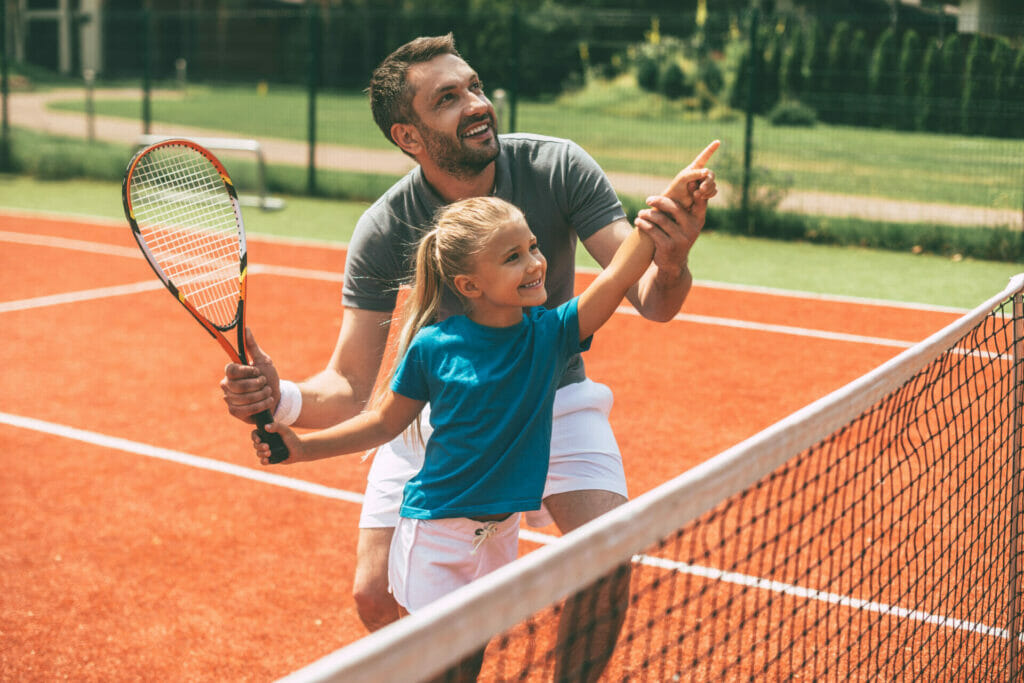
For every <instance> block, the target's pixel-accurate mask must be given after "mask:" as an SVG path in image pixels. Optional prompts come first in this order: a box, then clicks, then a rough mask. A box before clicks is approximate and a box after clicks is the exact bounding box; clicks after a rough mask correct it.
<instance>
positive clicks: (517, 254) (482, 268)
mask: <svg viewBox="0 0 1024 683" xmlns="http://www.w3.org/2000/svg"><path fill="white" fill-rule="evenodd" d="M474 260H475V264H474V269H473V272H472V273H470V274H468V275H460V276H458V277H456V278H455V281H456V282H455V284H456V287H458V288H459V289H460V290H461V291H462V293H463V295H465V296H466V298H467V299H469V301H470V304H471V307H472V311H473V313H474V314H476V315H471V316H470V317H472V318H474V319H476V318H477V317H484V316H491V315H494V316H495V317H494V318H493V319H491V322H487V321H485V320H478V322H483V323H484V324H509V325H513V324H515V323H517V322H519V320H520V319H521V318H522V309H523V307H525V306H540V305H543V303H544V302H545V301H547V298H548V293H547V289H545V287H544V276H545V274H546V273H547V267H548V262H547V259H545V258H544V255H543V254H541V253H540V249H539V248H538V247H537V238H536V237H535V236H534V234H533V233H532V232H531V231H530V228H529V226H527V224H526V221H525V220H523V219H522V218H518V219H516V220H514V221H510V222H508V223H505V224H503V225H502V226H500V227H499V228H498V229H497V230H495V232H494V234H493V235H492V236H491V239H490V240H489V241H488V242H487V245H486V246H485V247H484V249H483V250H482V251H481V252H480V253H479V254H477V255H476V257H475V259H474ZM502 320H504V321H507V323H503V322H501V321H502Z"/></svg>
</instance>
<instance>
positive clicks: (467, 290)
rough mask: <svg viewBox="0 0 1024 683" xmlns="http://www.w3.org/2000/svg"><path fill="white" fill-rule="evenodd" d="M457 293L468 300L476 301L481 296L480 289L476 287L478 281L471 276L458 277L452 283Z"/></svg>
mask: <svg viewBox="0 0 1024 683" xmlns="http://www.w3.org/2000/svg"><path fill="white" fill-rule="evenodd" d="M452 284H453V285H455V291H456V292H458V293H459V294H461V295H462V296H464V297H466V298H467V299H475V298H477V297H479V296H480V294H481V292H480V288H479V287H477V286H476V280H474V279H473V277H472V276H470V275H456V276H455V279H454V280H453V281H452Z"/></svg>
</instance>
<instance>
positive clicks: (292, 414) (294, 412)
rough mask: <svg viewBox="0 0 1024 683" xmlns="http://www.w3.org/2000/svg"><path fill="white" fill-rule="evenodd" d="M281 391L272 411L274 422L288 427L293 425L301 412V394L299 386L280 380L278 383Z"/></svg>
mask: <svg viewBox="0 0 1024 683" xmlns="http://www.w3.org/2000/svg"><path fill="white" fill-rule="evenodd" d="M279 386H280V389H281V400H280V401H278V402H277V408H276V409H275V410H274V422H280V423H281V424H285V425H290V424H295V421H296V420H298V419H299V413H301V412H302V392H301V391H299V385H298V384H296V383H295V382H289V381H288V380H286V379H282V380H281V381H280V383H279Z"/></svg>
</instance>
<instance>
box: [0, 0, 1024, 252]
mask: <svg viewBox="0 0 1024 683" xmlns="http://www.w3.org/2000/svg"><path fill="white" fill-rule="evenodd" d="M188 4H190V9H188V10H187V11H186V10H175V11H147V10H138V11H117V12H115V11H108V12H106V13H104V14H103V16H102V18H95V19H96V20H97V21H99V22H100V25H101V29H102V31H101V34H102V36H103V40H102V50H101V59H100V61H101V64H100V65H99V68H97V69H87V70H86V71H87V76H88V79H87V81H83V82H82V84H80V85H79V86H77V87H72V88H62V89H57V90H47V91H44V90H43V89H41V88H38V87H35V88H34V87H33V83H32V74H33V70H29V69H26V70H25V74H22V73H20V72H19V70H18V69H17V68H16V69H15V70H14V75H13V76H9V77H5V79H4V98H3V100H4V102H3V104H4V124H5V128H4V145H5V148H6V146H7V144H8V140H9V137H10V132H9V129H8V120H9V121H10V125H11V126H13V127H14V128H16V129H20V128H21V127H25V128H32V127H35V128H39V127H40V123H41V122H42V121H44V120H49V119H47V118H46V117H48V116H51V115H52V116H56V113H53V109H52V107H54V106H55V105H54V104H53V103H52V102H50V103H49V104H48V105H46V111H48V112H51V114H43V113H41V112H42V111H43V109H39V108H36V109H32V108H31V107H29V106H28V105H26V104H23V103H24V102H29V101H30V100H33V98H35V100H38V101H40V102H41V101H42V100H46V99H50V100H52V99H54V98H65V100H64V101H63V102H62V103H60V104H58V105H56V106H58V107H59V109H58V110H57V113H61V114H64V115H67V116H70V115H72V114H75V113H77V114H82V113H85V112H88V113H94V114H95V120H93V117H92V116H90V117H88V118H89V123H88V125H82V124H81V123H78V124H70V123H69V124H68V126H69V128H74V126H75V125H77V126H78V131H79V132H78V133H74V132H73V131H72V130H64V129H61V128H60V127H59V126H57V125H56V124H51V125H50V127H49V129H47V130H45V132H47V133H49V134H66V135H78V136H80V137H81V136H90V137H92V136H98V137H106V138H107V139H110V140H111V141H113V139H115V138H119V140H120V142H122V143H124V144H131V143H132V141H133V140H134V139H135V138H136V137H137V136H140V135H144V134H156V135H161V134H165V133H175V134H191V135H200V134H202V135H208V136H230V137H239V138H251V139H255V140H258V141H260V143H261V145H262V147H263V151H264V154H265V156H266V159H267V163H268V164H270V165H271V167H272V170H271V173H270V177H271V182H272V183H277V184H280V185H281V186H282V187H289V186H288V182H286V181H285V180H284V177H285V176H287V175H288V173H291V174H292V175H291V176H290V177H294V178H296V180H293V181H291V182H292V185H293V186H295V187H291V188H290V189H298V190H300V191H304V192H308V193H313V194H325V193H327V194H330V193H332V190H331V188H333V187H334V184H335V180H334V179H333V176H332V175H331V174H332V173H335V172H344V173H364V174H377V175H381V176H393V175H395V174H400V173H403V172H405V171H406V170H408V169H409V168H411V166H412V161H411V160H409V159H408V158H406V157H404V156H403V155H402V154H400V153H399V152H398V151H397V150H395V148H394V147H391V146H390V145H389V144H388V143H387V141H386V140H385V139H384V137H383V136H382V135H381V134H380V131H378V130H377V129H376V128H375V127H374V125H373V122H372V120H371V116H370V112H369V106H368V104H367V102H366V98H365V95H364V94H363V89H364V88H365V86H366V83H367V81H368V78H369V74H370V72H371V71H372V69H373V67H374V66H375V65H376V64H377V63H378V62H379V61H380V60H381V59H382V58H383V57H384V56H385V55H386V54H387V53H388V52H390V51H391V50H392V49H393V48H394V47H396V46H397V45H399V44H401V43H402V42H404V41H406V40H408V39H410V38H412V37H415V36H417V35H427V34H440V33H447V32H449V31H451V32H453V33H454V34H455V38H456V42H457V45H458V46H459V48H460V50H461V51H462V53H463V56H464V57H465V58H466V59H467V61H468V62H469V63H470V64H471V65H473V66H474V68H476V69H477V71H478V72H479V73H480V74H481V76H482V78H483V80H484V82H485V86H486V88H487V90H488V92H489V93H490V95H491V96H492V99H493V100H494V101H495V104H496V107H497V109H498V112H499V116H500V119H501V124H500V125H501V128H502V130H503V131H513V130H516V131H528V132H532V133H540V134H547V135H555V136H563V137H570V138H572V139H574V140H576V141H577V142H579V143H580V144H581V145H583V147H584V148H585V149H587V150H588V151H589V152H590V153H591V154H592V155H593V156H594V157H595V158H596V159H597V160H598V161H599V162H600V163H601V164H602V166H603V167H604V168H605V170H606V171H607V172H608V174H609V176H610V177H611V178H612V181H613V183H614V184H615V186H616V188H617V189H618V190H619V192H620V193H621V194H623V195H626V196H632V197H638V198H642V197H644V196H646V195H647V194H650V193H652V192H655V191H657V190H658V189H660V188H661V186H662V184H663V180H664V179H665V178H667V177H671V176H672V175H674V173H675V171H676V170H678V168H680V167H681V166H683V165H685V164H686V163H688V162H689V161H690V159H692V157H693V155H695V154H696V153H697V152H698V151H699V150H700V149H702V148H703V147H704V146H705V145H706V144H707V142H709V141H710V140H712V139H715V138H717V139H720V140H722V143H723V146H722V149H721V150H720V152H719V154H718V155H717V156H716V158H715V160H714V165H715V168H716V170H717V172H718V175H719V178H720V184H721V186H722V187H723V190H724V192H723V198H722V200H721V204H722V205H723V206H728V207H734V208H735V209H736V210H737V211H740V212H741V214H742V216H744V218H742V219H741V220H742V221H747V222H748V223H749V222H750V221H751V220H752V219H751V218H750V217H751V216H755V217H759V220H760V219H763V218H764V216H766V215H776V214H787V215H800V216H816V217H818V218H821V217H825V218H848V219H849V218H852V219H862V220H865V221H871V222H890V223H917V224H928V225H931V224H942V225H954V226H969V227H982V228H992V229H1006V230H1010V231H1014V230H1020V228H1021V224H1022V215H1024V125H1022V124H1021V121H1022V120H1024V44H1022V40H1021V36H1022V35H1024V30H1022V29H1024V27H1022V26H1021V24H1020V19H1019V18H1015V17H1006V18H1005V20H1003V21H1001V22H997V23H998V24H999V25H1000V26H1002V27H1003V29H1004V33H1005V35H1001V36H995V35H981V34H975V33H960V32H958V30H957V26H956V22H955V20H951V19H950V17H949V16H947V15H945V14H943V13H941V12H938V13H927V12H921V13H917V14H908V13H906V12H904V13H899V12H897V13H893V14H892V15H849V16H811V15H809V14H807V13H782V12H767V11H764V10H760V9H758V7H757V4H756V3H755V4H754V7H753V8H750V9H744V10H740V11H724V10H716V8H715V4H714V3H706V4H702V5H701V7H703V8H704V10H703V14H702V13H701V12H700V11H699V12H698V14H697V16H694V15H693V14H689V13H688V14H686V15H685V16H683V15H678V16H671V17H669V16H657V15H653V14H651V13H645V12H637V11H634V10H629V9H601V10H593V9H583V8H573V7H564V6H558V5H554V4H545V5H544V6H543V9H541V10H538V11H535V12H530V13H526V12H523V11H521V10H520V9H518V8H519V4H518V3H502V2H494V1H490V2H480V3H470V4H469V5H468V9H467V10H466V11H464V12H459V13H454V12H451V11H440V10H433V11H432V10H430V9H428V8H425V7H422V8H415V9H409V8H404V9H401V10H399V9H396V8H395V7H391V6H390V5H383V4H381V5H375V4H367V5H360V6H358V7H348V6H342V7H325V6H312V7H311V6H307V5H300V6H293V7H287V8H285V9H266V10H252V9H247V10H245V11H242V10H231V9H226V8H220V9H217V10H215V11H214V10H203V9H200V8H197V7H195V5H197V4H198V3H188ZM396 7H397V6H396ZM11 23H12V22H11V18H10V17H7V18H6V24H7V27H6V29H5V30H4V31H2V32H0V33H2V34H3V35H7V36H10V35H12V34H13V33H15V31H13V29H12V27H11ZM30 37H31V36H28V37H26V36H21V39H22V41H23V42H24V41H25V40H27V38H30ZM11 42H12V41H11V40H10V39H8V40H7V41H6V44H5V50H4V53H5V54H8V55H11V54H12V51H13V48H12V45H11V44H10V43H11ZM72 53H73V54H77V53H76V52H75V51H74V50H72ZM8 61H9V60H5V62H4V66H5V72H7V71H8ZM14 66H15V67H17V66H18V64H17V63H16V62H15V63H14ZM44 66H45V65H44ZM51 67H52V68H56V65H55V64H54V65H51ZM82 69H83V65H82V64H81V63H74V64H72V67H71V70H72V72H74V73H75V74H76V75H77V73H79V71H80V70H82ZM34 73H38V69H35V71H34ZM82 85H85V86H87V87H82ZM41 106H43V105H41V104H37V107H41ZM8 112H10V113H8ZM33 112H34V113H33ZM115 117H116V119H117V120H119V121H120V122H121V124H122V125H121V128H120V129H119V130H120V131H121V132H119V133H118V132H109V133H103V132H102V131H106V130H108V128H107V127H108V126H111V125H112V124H111V121H113V120H114V119H115ZM69 120H70V119H69ZM126 122H127V123H128V124H129V125H127V127H126V126H125V125H124V124H125V123H126ZM42 127H43V128H44V129H45V128H46V126H42ZM110 130H114V129H113V128H110ZM126 131H127V132H126ZM283 168H288V169H291V170H290V171H288V172H285V171H282V170H281V169H283ZM338 182H341V181H338ZM819 224H820V221H819ZM780 230H781V229H780ZM805 231H806V230H805ZM1013 248H1014V249H1017V248H1018V246H1015V247H1013Z"/></svg>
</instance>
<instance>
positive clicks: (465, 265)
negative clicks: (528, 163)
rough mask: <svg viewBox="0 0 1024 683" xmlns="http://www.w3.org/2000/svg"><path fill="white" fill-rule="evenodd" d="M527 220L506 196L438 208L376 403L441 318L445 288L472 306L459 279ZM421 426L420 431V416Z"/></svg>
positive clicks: (419, 249) (421, 251)
mask: <svg viewBox="0 0 1024 683" xmlns="http://www.w3.org/2000/svg"><path fill="white" fill-rule="evenodd" d="M521 220H525V217H524V216H523V212H522V211H520V210H519V209H518V208H517V207H516V206H514V205H513V204H510V203H509V202H507V201H505V200H504V199H499V198H497V197H472V198H470V199H463V200H461V201H458V202H455V203H453V204H449V205H448V206H446V207H444V208H442V209H441V210H440V211H438V213H437V215H436V216H435V218H434V223H433V226H432V228H431V230H430V231H429V232H427V233H426V234H425V235H423V237H422V238H421V239H420V242H419V245H418V247H417V248H416V269H415V275H414V279H413V284H412V291H411V292H410V293H409V296H408V297H407V298H406V300H405V303H404V305H403V306H402V310H401V316H400V319H401V320H402V330H401V332H400V333H399V335H398V347H397V351H396V353H395V363H394V365H393V366H392V368H391V370H390V372H389V373H388V376H387V381H385V382H381V383H380V384H379V385H378V386H377V390H376V391H375V392H374V400H373V403H374V404H379V402H380V401H381V400H382V399H383V397H384V396H385V395H386V394H387V392H388V391H390V390H391V382H392V380H393V379H394V375H395V370H396V368H397V366H398V363H399V362H401V359H402V358H403V357H404V356H405V353H406V351H408V349H409V345H410V344H412V340H413V338H414V337H415V336H416V334H417V333H418V332H419V331H420V330H422V329H423V328H424V327H426V326H428V325H432V324H434V323H436V322H438V321H439V320H440V316H441V302H442V297H443V295H444V292H445V290H451V292H452V293H454V294H455V295H456V296H457V297H458V298H459V301H460V302H461V303H462V304H463V305H464V306H466V307H468V305H469V302H468V301H467V300H466V299H465V298H464V297H463V296H462V295H461V294H459V291H458V289H456V287H455V278H456V277H457V276H459V275H468V274H471V273H472V272H473V270H474V268H475V266H476V256H477V255H478V254H479V253H480V252H481V251H482V250H483V249H484V248H485V247H486V246H487V244H488V242H489V241H490V240H491V238H492V237H493V236H494V235H495V233H497V232H498V231H499V230H500V229H501V228H502V227H504V226H505V225H508V224H509V223H513V222H516V221H521ZM415 429H416V432H417V434H419V438H420V441H421V442H422V434H420V433H419V420H418V419H417V422H416V425H415Z"/></svg>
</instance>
